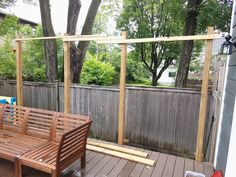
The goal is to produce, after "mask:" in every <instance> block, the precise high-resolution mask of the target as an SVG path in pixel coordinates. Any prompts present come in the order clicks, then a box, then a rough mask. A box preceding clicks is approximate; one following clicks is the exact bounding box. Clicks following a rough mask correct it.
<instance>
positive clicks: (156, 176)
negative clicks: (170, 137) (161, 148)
mask: <svg viewBox="0 0 236 177" xmlns="http://www.w3.org/2000/svg"><path fill="white" fill-rule="evenodd" d="M166 159H167V154H163V153H161V154H160V155H159V158H158V160H157V162H156V166H155V168H154V171H153V174H152V177H162V174H163V171H164V168H165V165H166Z"/></svg>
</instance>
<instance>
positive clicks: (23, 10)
mask: <svg viewBox="0 0 236 177" xmlns="http://www.w3.org/2000/svg"><path fill="white" fill-rule="evenodd" d="M81 1H82V8H81V12H80V14H82V15H80V17H79V19H78V27H77V29H78V33H79V32H80V30H81V26H82V24H83V23H84V20H85V17H86V14H87V11H88V7H89V5H90V3H91V0H81ZM2 11H4V12H7V13H11V14H14V15H16V16H17V17H20V18H24V19H26V20H30V21H33V22H37V23H41V16H40V9H39V7H38V6H34V5H29V4H25V3H23V0H18V1H17V3H16V4H15V6H13V7H10V8H8V9H4V10H2ZM67 11H68V0H60V1H58V0H51V14H52V22H53V27H54V30H55V32H56V33H62V34H64V33H65V32H66V25H67Z"/></svg>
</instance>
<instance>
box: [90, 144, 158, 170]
mask: <svg viewBox="0 0 236 177" xmlns="http://www.w3.org/2000/svg"><path fill="white" fill-rule="evenodd" d="M86 148H87V149H88V150H92V151H96V152H100V153H104V154H108V155H112V156H116V157H120V158H123V159H126V160H130V161H134V162H138V163H142V164H145V165H149V166H153V165H154V164H155V161H154V160H150V159H147V158H143V157H138V156H134V155H130V154H126V153H122V152H118V151H113V150H109V149H105V148H102V147H97V146H92V145H88V144H87V146H86Z"/></svg>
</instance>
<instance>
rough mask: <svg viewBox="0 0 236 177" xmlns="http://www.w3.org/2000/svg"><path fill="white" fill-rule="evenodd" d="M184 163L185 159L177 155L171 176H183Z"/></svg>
mask: <svg viewBox="0 0 236 177" xmlns="http://www.w3.org/2000/svg"><path fill="white" fill-rule="evenodd" d="M184 165H185V159H184V158H183V157H177V158H176V162H175V169H174V174H173V177H183V176H184Z"/></svg>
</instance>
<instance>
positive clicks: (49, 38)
mask: <svg viewBox="0 0 236 177" xmlns="http://www.w3.org/2000/svg"><path fill="white" fill-rule="evenodd" d="M106 37H109V38H110V37H112V36H106V35H79V36H78V35H77V36H48V37H32V38H21V39H15V41H16V42H17V41H33V40H51V39H63V40H64V41H78V40H77V39H81V40H82V39H84V40H85V38H86V40H87V38H89V40H92V41H93V40H99V39H101V38H103V40H104V39H106ZM114 37H115V38H116V39H118V37H116V36H114ZM72 38H73V39H74V40H69V39H72ZM65 39H68V40H65Z"/></svg>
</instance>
